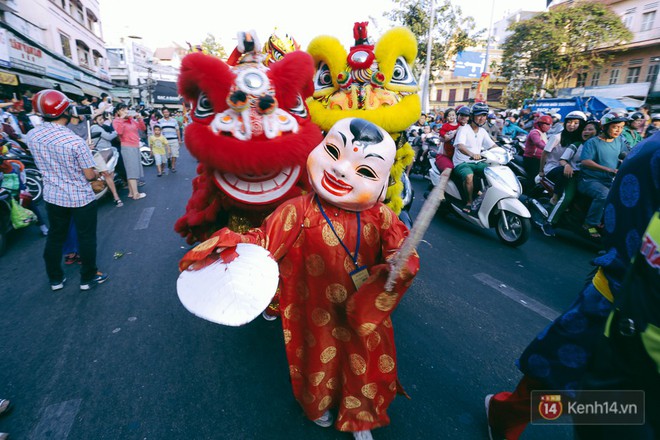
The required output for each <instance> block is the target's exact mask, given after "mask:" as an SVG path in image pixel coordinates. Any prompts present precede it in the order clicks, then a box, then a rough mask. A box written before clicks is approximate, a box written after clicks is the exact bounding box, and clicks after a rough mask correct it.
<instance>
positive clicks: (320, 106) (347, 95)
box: [307, 22, 422, 214]
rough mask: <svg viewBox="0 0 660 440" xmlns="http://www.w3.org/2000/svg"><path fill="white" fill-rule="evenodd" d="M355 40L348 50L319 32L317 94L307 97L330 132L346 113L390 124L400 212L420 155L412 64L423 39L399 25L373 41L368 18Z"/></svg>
mask: <svg viewBox="0 0 660 440" xmlns="http://www.w3.org/2000/svg"><path fill="white" fill-rule="evenodd" d="M353 36H354V38H355V46H353V47H352V48H351V49H350V51H349V52H348V53H347V52H346V50H345V49H344V48H343V47H342V45H341V43H340V42H339V40H338V39H337V38H335V37H330V36H319V37H316V38H314V39H313V40H312V41H311V42H310V43H309V47H308V48H307V52H308V53H309V54H310V55H311V56H312V58H313V59H314V65H315V66H316V73H315V75H314V94H313V95H312V97H310V98H308V99H307V106H308V107H309V111H310V113H311V115H312V121H313V122H314V123H315V124H316V125H318V126H319V127H321V129H322V130H323V131H325V132H327V131H328V130H329V129H330V128H331V127H332V126H333V125H334V124H335V122H337V121H338V120H340V119H344V118H351V117H355V118H363V119H366V120H368V121H370V122H373V123H374V124H376V125H379V126H380V127H382V128H383V129H385V130H386V131H387V132H388V133H390V135H391V136H392V137H393V138H394V140H395V141H396V144H397V156H396V162H395V163H394V166H393V167H392V170H391V172H390V176H391V178H392V181H391V182H390V186H389V188H388V191H387V199H386V202H387V204H388V206H389V207H390V208H392V210H393V211H394V212H396V213H397V214H399V213H400V212H401V209H402V208H403V206H402V205H403V203H402V200H401V191H402V189H403V183H402V182H401V175H402V174H403V173H404V172H405V170H406V168H407V167H408V165H410V164H411V163H412V161H413V159H414V154H415V153H414V151H413V149H412V147H411V146H410V145H409V144H408V142H407V139H406V135H405V131H406V130H407V129H408V127H410V126H411V125H412V124H414V123H415V121H417V120H418V119H419V115H420V114H421V111H422V109H421V100H420V98H419V95H418V94H417V91H418V90H419V86H418V84H417V80H416V79H415V77H414V75H413V70H412V65H413V63H414V61H415V57H416V56H417V40H416V39H415V36H414V35H413V33H412V32H411V31H410V30H409V29H408V28H403V27H399V28H393V29H391V30H389V31H387V32H386V33H385V34H384V35H383V36H382V37H381V38H380V40H378V42H377V43H376V44H375V45H373V44H370V43H369V40H368V37H367V23H366V22H362V23H355V25H354V27H353Z"/></svg>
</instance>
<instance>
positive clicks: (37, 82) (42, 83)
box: [18, 74, 55, 89]
mask: <svg viewBox="0 0 660 440" xmlns="http://www.w3.org/2000/svg"><path fill="white" fill-rule="evenodd" d="M18 80H19V81H20V82H21V85H26V86H34V87H39V88H42V89H54V88H55V83H54V82H53V81H51V80H49V79H44V78H39V77H38V76H32V75H25V74H19V75H18Z"/></svg>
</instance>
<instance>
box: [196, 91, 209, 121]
mask: <svg viewBox="0 0 660 440" xmlns="http://www.w3.org/2000/svg"><path fill="white" fill-rule="evenodd" d="M212 115H213V104H211V101H210V100H209V98H207V97H206V93H204V92H201V93H200V94H199V97H198V98H197V106H195V117H197V118H200V119H204V118H208V117H209V116H212Z"/></svg>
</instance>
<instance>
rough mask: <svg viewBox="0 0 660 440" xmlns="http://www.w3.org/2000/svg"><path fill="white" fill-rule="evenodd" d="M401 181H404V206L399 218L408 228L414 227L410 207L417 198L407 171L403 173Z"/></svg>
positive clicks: (402, 194) (402, 192)
mask: <svg viewBox="0 0 660 440" xmlns="http://www.w3.org/2000/svg"><path fill="white" fill-rule="evenodd" d="M401 181H402V182H403V190H402V191H401V198H402V199H403V208H402V209H401V213H399V219H400V220H401V221H402V222H403V224H405V225H406V226H407V227H408V229H412V225H413V221H412V218H411V217H410V207H411V206H412V204H413V200H414V199H415V191H414V190H413V187H412V185H411V184H410V178H409V177H408V174H407V173H403V174H401Z"/></svg>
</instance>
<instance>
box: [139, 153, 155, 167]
mask: <svg viewBox="0 0 660 440" xmlns="http://www.w3.org/2000/svg"><path fill="white" fill-rule="evenodd" d="M140 162H142V166H145V167H150V166H151V165H153V164H154V162H155V159H154V157H153V156H152V155H151V153H149V152H148V151H140Z"/></svg>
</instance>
